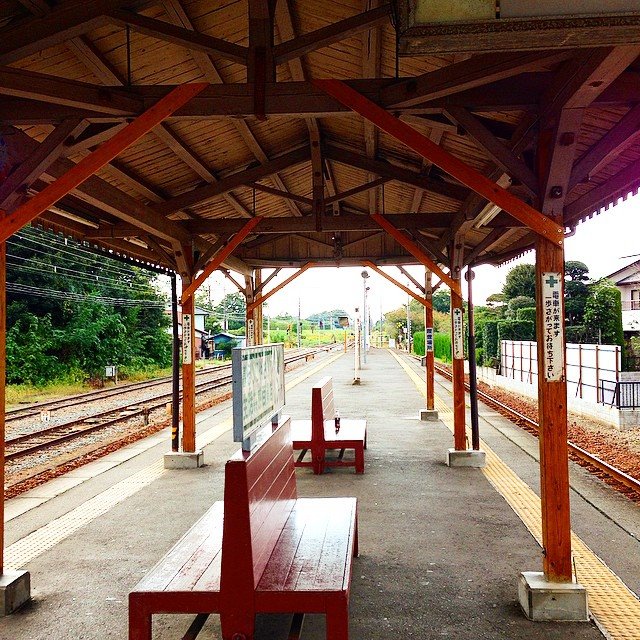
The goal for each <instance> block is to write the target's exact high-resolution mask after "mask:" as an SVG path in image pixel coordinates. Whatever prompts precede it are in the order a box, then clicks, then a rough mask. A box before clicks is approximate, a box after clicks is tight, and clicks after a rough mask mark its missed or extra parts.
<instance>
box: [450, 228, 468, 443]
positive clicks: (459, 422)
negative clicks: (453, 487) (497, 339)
mask: <svg viewBox="0 0 640 640" xmlns="http://www.w3.org/2000/svg"><path fill="white" fill-rule="evenodd" d="M463 246H464V245H463V241H462V238H461V237H460V236H457V237H456V239H455V241H454V243H453V245H452V250H451V254H450V255H451V269H450V271H451V277H452V278H453V280H454V281H455V283H456V285H457V286H456V287H455V288H452V289H451V352H452V370H453V377H452V380H451V382H452V385H453V429H454V431H453V442H454V448H455V450H456V451H465V450H466V448H467V435H466V425H465V420H466V407H465V390H464V313H463V306H462V295H461V293H460V275H461V267H462V254H463Z"/></svg>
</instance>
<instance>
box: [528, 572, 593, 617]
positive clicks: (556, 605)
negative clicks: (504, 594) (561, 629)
mask: <svg viewBox="0 0 640 640" xmlns="http://www.w3.org/2000/svg"><path fill="white" fill-rule="evenodd" d="M518 599H519V600H520V606H521V607H522V609H523V611H524V614H525V615H526V616H527V618H529V619H530V620H535V621H537V622H551V621H555V622H586V621H587V620H589V608H588V605H587V590H586V589H585V588H584V587H583V586H582V585H580V584H578V583H577V582H549V581H547V580H546V579H545V577H544V573H542V572H541V571H526V572H524V573H521V574H520V579H519V581H518Z"/></svg>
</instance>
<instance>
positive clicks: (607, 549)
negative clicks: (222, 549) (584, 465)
mask: <svg viewBox="0 0 640 640" xmlns="http://www.w3.org/2000/svg"><path fill="white" fill-rule="evenodd" d="M331 358H332V356H322V357H320V358H318V359H317V360H315V361H314V362H312V363H308V364H306V365H304V367H301V368H298V369H296V370H294V371H293V372H291V373H289V374H287V385H288V387H287V405H286V407H285V409H284V411H285V412H286V413H287V414H290V415H292V416H293V417H294V418H306V417H309V413H310V406H311V393H310V386H311V384H312V383H313V382H315V381H317V380H318V379H319V378H320V377H322V376H324V375H332V376H333V384H334V394H335V402H336V407H337V408H338V409H339V411H340V413H341V415H343V416H345V417H354V418H355V417H366V418H367V420H368V442H367V451H366V452H365V461H366V467H365V473H364V475H356V474H355V473H353V469H350V468H344V469H333V470H332V472H331V473H327V474H324V475H322V476H314V475H313V474H312V473H311V472H310V471H308V470H307V469H298V470H297V477H298V488H299V494H300V495H303V496H305V495H308V496H323V495H326V496H349V495H355V496H357V497H358V500H359V514H360V523H359V524H360V553H361V556H360V558H358V559H356V560H355V562H354V569H353V581H352V591H351V607H350V612H351V613H350V616H351V634H350V637H351V640H389V639H390V638H398V637H401V638H408V639H416V640H418V639H419V640H436V639H441V638H456V639H457V640H458V639H459V640H471V639H473V640H478V639H487V640H488V639H491V640H514V639H516V638H527V639H528V640H558V639H565V638H566V639H571V640H596V639H601V638H602V637H603V636H602V634H601V633H600V631H599V630H598V629H597V628H596V626H595V625H594V624H593V623H591V622H589V623H553V622H548V623H544V624H540V623H537V622H532V621H531V620H528V619H527V618H526V617H525V616H524V615H523V613H522V611H521V609H520V606H519V604H518V595H517V583H518V579H519V576H520V574H521V573H522V572H523V571H528V570H536V569H540V568H541V564H542V561H541V550H540V547H539V546H538V544H537V542H536V541H535V539H534V538H533V537H532V535H531V534H530V533H529V531H528V530H527V528H526V527H525V525H524V524H523V523H522V521H521V520H520V519H519V518H518V516H517V515H516V513H515V512H514V511H513V509H512V508H511V507H510V506H509V505H508V504H507V503H506V502H505V500H504V499H503V497H502V496H501V495H500V494H498V493H497V492H496V490H495V489H494V487H493V486H492V484H491V483H490V482H489V481H488V480H487V478H486V477H485V475H484V474H483V471H482V470H480V469H474V468H461V469H450V468H449V467H447V466H446V465H445V464H444V461H443V453H444V452H445V451H446V450H447V449H448V448H449V447H451V446H452V435H451V433H450V432H449V430H448V429H447V428H446V426H445V424H444V423H443V422H442V421H438V422H434V423H433V424H432V425H430V427H429V428H428V429H425V428H424V427H425V425H424V423H422V422H421V421H420V420H419V419H418V417H417V416H418V415H419V409H420V408H421V407H424V397H423V396H422V395H421V394H420V393H419V391H418V390H417V389H416V387H415V386H414V385H413V384H412V383H411V381H410V380H409V378H408V377H407V375H406V373H405V372H403V370H402V369H401V368H400V366H399V364H398V363H397V362H396V361H395V360H394V359H393V358H392V357H391V355H390V354H389V353H386V352H384V351H379V350H376V349H372V350H371V352H370V353H369V356H368V363H367V365H365V366H364V367H363V368H362V370H361V375H360V377H361V384H360V385H359V386H357V387H354V386H353V385H352V381H353V353H352V352H350V353H348V354H347V355H346V356H342V357H339V358H338V359H337V360H335V361H333V362H331V364H329V365H328V366H326V367H325V368H321V367H322V366H323V365H324V364H325V363H327V362H330V361H331ZM417 370H418V371H419V367H417ZM310 372H311V374H310ZM309 374H310V375H309ZM304 376H308V377H307V378H306V379H302V378H304ZM296 381H297V384H295V385H294V383H296ZM291 385H294V386H291ZM437 393H438V396H439V397H441V398H442V399H443V400H444V402H445V403H446V402H449V399H448V396H447V394H448V389H447V387H446V385H443V384H442V382H440V386H439V387H438V389H437ZM230 415H231V412H230V407H229V405H228V404H227V405H224V408H217V409H215V410H210V411H208V412H204V413H203V414H200V415H199V416H198V447H199V448H202V449H203V450H204V451H205V454H206V457H207V463H208V464H207V466H204V467H202V468H197V469H187V470H181V471H175V470H165V469H164V467H163V455H164V453H165V452H166V450H167V447H168V445H169V438H170V433H169V431H168V430H167V431H166V432H165V434H164V437H165V438H166V439H164V440H162V439H161V440H159V441H158V442H157V443H156V444H154V445H153V446H150V447H149V448H146V449H145V448H140V450H139V452H138V454H137V455H135V456H134V457H128V456H127V455H120V459H121V460H122V461H121V462H119V463H117V464H115V465H114V466H110V465H109V464H108V462H109V458H105V459H104V462H105V464H103V465H100V466H99V468H98V467H97V468H96V474H95V475H93V476H92V477H90V478H86V479H85V480H84V481H83V482H82V483H81V484H77V485H75V486H72V484H73V483H70V484H69V487H68V488H67V490H66V491H64V492H63V493H58V491H54V492H51V495H52V497H51V498H50V499H47V500H45V501H44V502H41V500H43V499H44V498H40V499H38V500H34V499H31V502H30V503H27V502H25V505H26V504H29V505H30V506H31V507H32V508H30V509H29V510H26V507H25V510H22V509H14V510H13V514H14V515H13V518H12V520H11V521H10V522H9V524H8V527H7V538H8V539H7V564H9V565H11V564H12V563H14V564H15V566H16V568H26V569H28V570H29V571H30V572H31V589H32V597H33V599H32V601H31V603H29V604H27V605H26V606H25V607H23V608H22V609H20V610H19V611H18V612H17V613H15V614H13V615H12V616H9V617H6V618H3V619H0V638H5V637H6V638H10V639H11V640H68V639H69V638H84V639H91V640H93V639H96V640H98V639H100V640H102V639H105V638H114V639H115V638H117V639H122V638H126V635H127V634H126V625H127V595H128V592H129V590H130V589H131V588H133V586H134V585H135V584H136V583H137V582H138V580H139V579H140V578H141V577H142V576H143V575H144V574H145V573H146V572H147V571H148V570H149V569H150V568H151V567H152V566H153V565H154V564H155V562H156V561H157V560H158V558H159V557H160V556H161V555H162V554H164V553H165V552H166V551H167V550H168V549H169V548H170V547H171V546H172V545H173V544H174V542H175V541H176V540H177V539H178V538H179V537H180V536H181V535H182V534H183V533H184V531H186V530H187V529H188V528H189V527H190V526H191V524H192V523H193V522H195V520H196V519H197V518H198V517H199V516H200V515H202V513H203V512H204V511H205V510H206V509H207V508H208V507H209V506H210V505H211V503H212V502H213V501H214V500H219V499H221V498H222V495H223V486H222V480H223V464H224V462H225V460H226V459H227V458H228V457H229V456H230V455H231V454H232V453H233V452H234V451H235V450H237V448H238V445H237V444H236V443H233V442H232V441H231V434H230V427H231V421H230ZM441 415H442V411H441ZM487 415H488V416H489V417H488V418H487V420H483V422H482V424H481V430H482V437H483V439H487V440H488V441H489V443H490V445H491V447H492V449H493V450H494V451H495V452H496V453H497V454H498V455H500V456H501V458H503V459H504V460H505V461H506V462H507V464H509V465H510V466H512V467H514V468H517V469H518V473H519V474H520V475H521V477H523V479H525V481H526V482H527V483H529V484H530V486H532V487H534V488H536V487H537V484H536V478H537V465H536V461H535V459H534V457H532V453H531V452H532V451H534V450H535V444H532V443H531V441H530V440H529V439H528V438H522V439H521V440H518V439H517V438H518V436H517V434H518V433H519V432H517V430H516V429H515V427H512V426H510V423H508V421H506V420H504V419H498V418H495V417H494V416H495V414H492V413H491V412H489V411H487ZM511 429H513V431H511ZM525 435H526V434H525ZM508 436H511V437H512V438H513V439H511V438H510V437H508ZM514 440H515V441H517V442H514ZM529 449H530V450H529ZM578 481H579V483H582V484H581V485H580V492H581V493H580V495H577V494H575V495H574V496H573V498H574V511H575V512H576V522H574V528H578V529H580V533H581V535H583V537H586V538H587V541H588V542H589V544H590V546H591V547H592V548H593V549H594V550H595V551H596V552H597V553H598V554H599V555H600V556H601V557H602V558H603V559H604V560H605V561H606V562H607V563H608V564H609V565H610V566H611V567H612V568H614V570H615V571H616V572H617V573H618V575H620V576H621V578H622V579H624V580H625V581H626V582H627V584H629V585H630V586H631V587H632V588H636V589H637V587H638V586H640V559H639V557H640V553H638V544H639V543H638V538H633V537H632V536H631V535H630V532H631V531H632V530H633V527H634V526H640V525H637V521H636V520H634V514H635V517H636V518H637V507H634V508H635V511H634V510H629V509H628V508H627V506H628V505H626V503H624V504H623V503H621V502H620V500H619V498H618V497H616V496H614V497H613V498H612V499H609V498H611V496H612V494H611V492H610V490H609V489H607V488H606V487H605V488H602V487H601V486H600V483H599V481H595V480H591V479H590V478H587V477H586V476H584V477H583V476H582V475H579V477H578ZM47 493H48V492H47V491H44V492H39V494H40V495H41V496H44V495H45V494H47ZM581 496H586V499H583V498H582V497H581ZM23 500H25V501H29V496H25V497H24V498H23ZM591 502H597V507H598V508H594V506H593V505H592V504H590V503H591ZM11 503H12V501H9V503H8V504H9V505H11ZM36 505H37V506H36ZM612 505H613V506H612ZM620 523H621V524H620ZM585 534H588V535H586V536H585ZM612 541H615V542H612ZM287 621H288V618H287V617H286V616H268V617H264V618H261V620H260V621H259V624H258V633H257V635H256V640H267V639H268V640H285V639H286V637H287ZM190 622H191V620H190V619H188V618H187V617H180V616H158V618H157V620H156V621H155V624H154V638H155V639H156V640H169V638H171V639H173V638H176V637H182V635H183V634H184V633H185V631H186V629H187V627H188V626H189V624H190ZM199 637H201V638H203V640H207V639H208V640H211V639H213V638H215V639H217V640H219V638H220V635H219V624H218V620H217V618H216V616H211V618H210V619H209V620H208V621H207V623H206V625H205V627H204V629H203V631H202V632H201V635H200V636H199ZM302 638H303V640H325V633H324V620H323V618H322V617H321V616H308V617H307V619H306V620H305V626H304V630H303V635H302Z"/></svg>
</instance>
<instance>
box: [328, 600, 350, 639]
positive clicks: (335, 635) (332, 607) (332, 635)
mask: <svg viewBox="0 0 640 640" xmlns="http://www.w3.org/2000/svg"><path fill="white" fill-rule="evenodd" d="M326 623H327V640H349V603H348V602H347V601H346V600H345V602H344V603H335V604H329V605H328V608H327V614H326Z"/></svg>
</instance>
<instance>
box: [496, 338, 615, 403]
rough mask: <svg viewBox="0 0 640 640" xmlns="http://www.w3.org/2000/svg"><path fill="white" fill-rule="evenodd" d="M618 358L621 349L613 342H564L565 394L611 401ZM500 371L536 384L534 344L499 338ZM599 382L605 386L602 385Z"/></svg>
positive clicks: (592, 400)
mask: <svg viewBox="0 0 640 640" xmlns="http://www.w3.org/2000/svg"><path fill="white" fill-rule="evenodd" d="M620 358H621V350H620V347H619V346H617V345H608V344H567V345H566V372H567V395H568V396H569V397H575V398H581V399H583V400H588V401H590V402H596V403H602V404H612V399H613V394H614V393H615V385H616V383H617V382H618V381H619V380H620ZM500 373H501V375H503V376H506V377H507V378H511V379H512V380H519V381H520V382H527V383H529V384H532V385H537V384H538V352H537V346H536V343H535V342H529V341H521V340H502V341H501V342H500ZM603 382H606V383H607V385H604V386H603V384H602V383H603ZM604 389H606V393H605V391H604Z"/></svg>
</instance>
